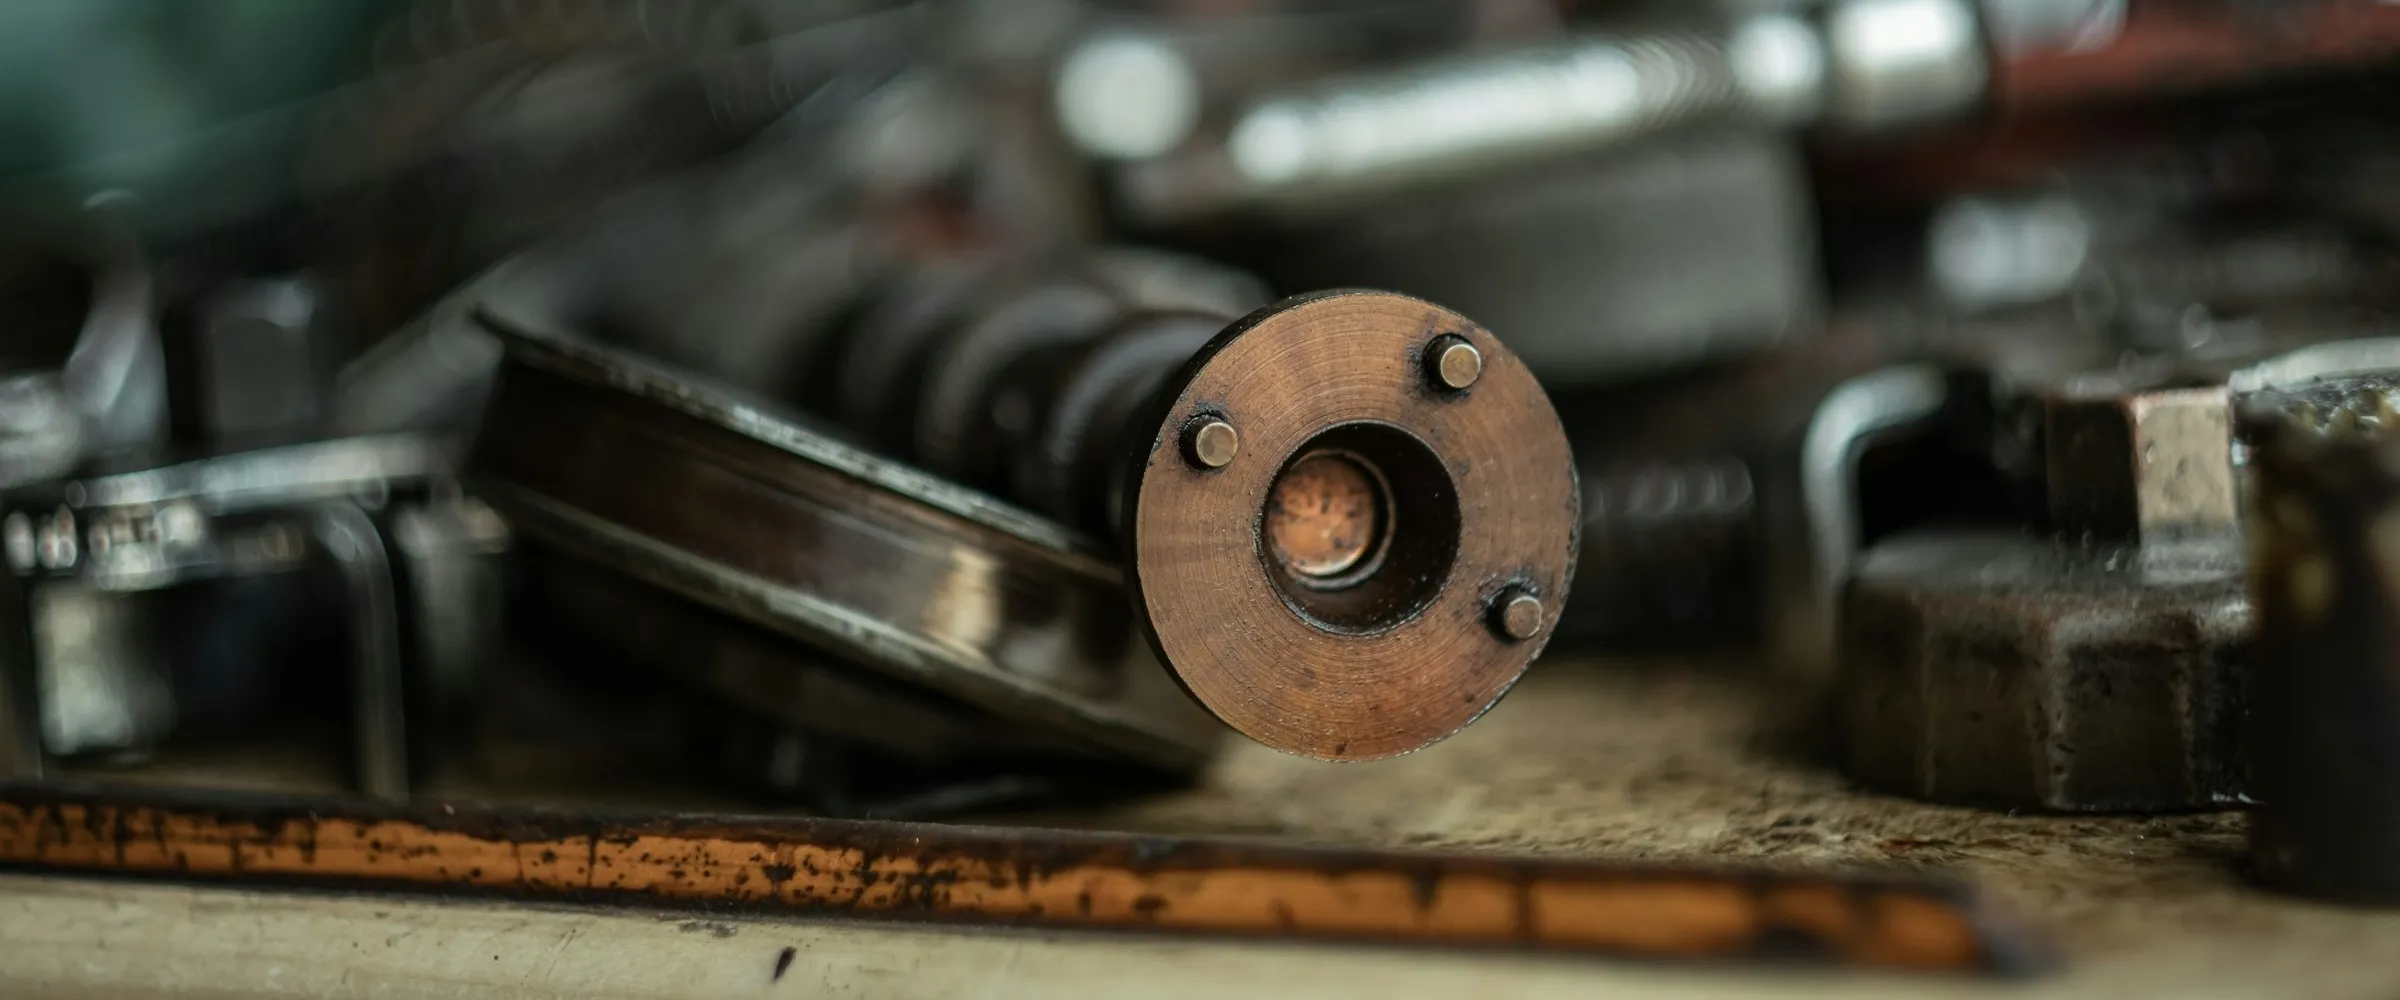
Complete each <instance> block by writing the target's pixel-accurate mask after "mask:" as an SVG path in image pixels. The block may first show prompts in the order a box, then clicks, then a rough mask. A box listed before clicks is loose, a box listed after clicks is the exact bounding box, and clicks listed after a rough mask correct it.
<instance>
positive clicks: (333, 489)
mask: <svg viewBox="0 0 2400 1000" xmlns="http://www.w3.org/2000/svg"><path fill="white" fill-rule="evenodd" d="M451 464H452V460H451V459H450V458H449V457H448V456H447V455H446V454H445V453H444V452H443V451H442V450H441V449H440V448H438V447H437V446H435V445H433V444H431V443H430V442H428V441H426V440H424V439H421V438H416V437H411V436H405V435H394V436H390V437H382V438H356V439H344V440H333V441H320V442H314V443H310V444H304V445H293V446H288V447H284V448H278V449H269V450H264V451H257V452H245V453H240V454H235V455H226V456H221V457H218V458H213V459H204V460H201V461H197V462H192V463H187V464H184V465H176V466H168V467H164V468H159V469H151V470H145V471H140V472H128V473H120V474H116V475H111V476H102V477H98V478H94V479H84V480H70V481H67V482H63V483H53V484H45V485H43V486H40V487H30V488H24V489H20V490H18V491H17V492H16V493H14V494H13V495H11V496H10V497H9V498H8V501H7V503H6V504H5V505H0V540H4V541H5V542H6V544H5V546H4V548H5V550H6V555H7V564H8V570H9V573H8V576H9V578H10V586H9V588H8V590H7V593H6V595H5V596H6V597H7V599H8V604H7V606H6V608H4V609H0V616H4V617H6V618H7V619H8V623H7V626H6V629H7V633H8V634H9V635H10V636H12V637H14V638H12V639H11V640H10V644H9V646H8V647H7V648H6V649H5V650H4V651H0V652H4V653H5V655H0V682H5V688H6V691H7V693H8V701H7V705H6V707H7V709H8V714H7V716H6V717H5V718H0V728H5V729H7V730H8V735H9V746H10V748H11V753H10V754H9V758H10V759H9V760H8V763H9V765H10V768H11V770H10V771H9V774H10V775H11V776H13V777H16V778H20V779H24V778H38V777H41V776H42V774H43V771H44V769H45V758H46V757H49V756H58V755H66V754H72V753H79V752H88V751H91V750H94V749H122V750H136V751H140V750H147V749H149V748H150V747H152V746H154V745H155V744H156V743H157V742H158V741H159V740H160V739H163V738H164V737H165V736H166V735H167V734H168V731H169V730H170V729H172V727H173V725H174V723H175V722H176V718H175V713H176V712H177V710H178V709H177V706H176V705H175V701H176V700H177V694H178V692H176V691H174V690H172V689H171V687H170V686H169V685H168V683H167V678H168V677H169V675H170V674H171V673H172V672H171V671H169V670H168V669H166V660H167V657H168V656H170V655H180V654H178V653H176V652H175V651H171V650H164V649H148V648H146V647H140V648H137V647H134V646H128V645H127V643H130V642H134V641H135V638H134V633H133V631H132V630H128V629H123V628H116V629H110V630H109V634H108V635H106V636H103V635H100V634H96V633H91V632H90V628H89V627H88V626H90V624H91V620H92V619H93V618H94V617H95V616H99V617H102V618H107V617H116V618H122V617H123V616H125V615H127V614H132V613H136V612H138V611H139V609H141V608H142V607H144V606H145V605H144V604H143V603H142V602H144V601H146V600H148V599H149V598H151V597H153V596H154V595H156V594H158V593H159V592H163V591H167V590H170V589H175V588H181V587H184V586H187V585H192V586H202V587H207V586H222V585H229V584H231V583H234V582H238V581H247V580H255V579H261V578H278V579H281V580H283V581H285V582H286V583H287V584H289V585H290V586H292V587H302V588H304V587H306V586H308V582H307V581H306V580H305V579H304V578H302V577H300V576H298V575H295V574H293V571H295V570H298V569H301V568H302V567H303V566H304V565H306V564H307V563H308V561H309V560H310V557H311V555H312V553H313V554H314V555H316V556H319V557H322V558H324V559H326V560H328V561H330V563H331V564H332V566H333V568H334V569H335V571H336V573H337V578H338V580H339V582H340V587H341V596H342V599H343V601H344V603H343V604H342V605H341V612H342V614H343V617H344V619H345V621H346V623H347V625H348V627H349V636H350V640H351V642H352V643H353V644H354V648H353V649H352V651H351V655H350V657H349V666H350V668H351V676H350V678H349V680H348V682H347V683H346V684H345V685H344V687H345V688H346V690H347V691H348V697H349V698H350V704H351V706H352V712H353V714H354V716H355V718H354V719H353V725H352V726H351V738H352V741H353V748H352V753H351V757H352V761H353V764H354V766H355V768H356V770H357V780H358V784H359V787H360V788H361V790H363V791H366V792H368V793H369V794H372V795H377V796H383V797H391V798H397V797H403V796H405V795H406V794H407V791H408V773H409V754H410V746H409V737H408V733H407V732H406V727H405V720H406V707H405V706H406V705H407V704H408V703H409V701H410V700H411V699H412V697H414V694H413V693H412V691H411V690H410V687H411V681H410V679H409V678H410V676H411V675H413V674H429V675H433V676H434V678H435V680H434V683H435V685H437V686H438V685H442V684H447V685H449V686H450V687H451V688H456V687H457V686H459V685H461V684H464V683H468V682H466V681H464V680H462V679H461V675H462V674H463V673H465V672H467V671H469V670H471V669H472V667H471V663H472V660H473V658H474V655H477V654H472V653H469V652H466V651H464V649H463V647H464V645H465V644H468V643H471V642H473V641H474V636H475V632H473V631H472V630H463V631H461V632H459V633H457V634H446V635H443V636H442V637H440V638H439V639H438V640H436V641H432V642H422V643H419V642H414V641H412V639H411V636H410V634H409V633H410V632H411V631H412V629H418V628H430V627H433V626H434V625H435V624H436V623H438V624H440V625H442V626H444V627H457V626H466V625H471V624H472V622H471V621H470V620H469V619H470V618H471V617H472V616H471V615H467V614H464V613H462V612H460V610H459V609H458V608H457V607H456V606H454V604H453V602H457V601H462V600H473V599H474V598H475V596H476V595H483V596H490V595H491V594H492V593H494V590H495V587H496V582H495V580H494V577H493V576H492V574H495V573H496V572H497V566H496V565H493V563H492V560H491V558H490V557H491V554H492V551H493V549H494V547H495V546H498V545H502V544H505V539H506V533H505V531H504V530H501V529H497V527H496V524H495V521H496V519H494V518H492V517H491V516H490V514H489V513H488V512H485V513H484V514H483V516H482V517H481V518H476V517H475V516H474V515H473V514H472V513H471V512H468V513H461V512H460V507H459V505H461V504H465V503H467V501H464V500H463V499H461V498H458V497H456V496H455V492H454V490H450V491H445V490H443V489H442V488H440V487H439V485H438V484H440V483H441V482H444V481H446V480H447V478H448V476H449V473H450V469H451ZM387 518H393V519H396V520H397V521H398V523H399V524H401V525H402V526H403V527H402V529H401V535H402V542H401V544H400V545H398V546H394V545H392V544H391V543H390V542H387V540H386V533H387V528H386V526H385V519H387ZM462 519H463V520H464V521H465V522H466V524H465V526H464V528H463V530H460V531H456V532H451V533H450V534H449V535H448V536H447V539H446V540H445V538H444V537H443V536H444V532H443V531H442V530H440V528H441V525H442V523H443V522H444V521H445V520H449V521H459V520H462ZM312 541H313V544H312ZM395 549H397V551H398V552H399V553H400V558H399V559H397V560H395V558H394V556H393V554H392V553H393V551H394V550H395ZM461 549H465V550H468V551H469V552H471V553H473V554H474V555H479V556H481V557H482V561H481V562H480V563H477V562H463V563H462V562H461V561H459V559H458V553H459V551H460V550H461ZM478 572H480V573H481V574H482V576H481V577H480V579H476V577H477V575H478ZM457 583H464V584H469V585H467V586H464V587H461V588H459V589H457V590H453V589H452V588H451V587H450V586H449V585H450V584H457ZM485 617H487V618H488V617H491V616H490V615H488V614H486V615H485ZM483 634H484V635H486V636H488V635H489V629H488V627H486V628H485V630H484V633H483ZM102 640H105V641H102ZM233 641H235V642H237V643H238V642H240V641H242V640H240V639H238V638H237V639H235V640H233ZM95 642H98V645H95V644H94V643H95ZM191 645H192V646H194V647H195V650H194V651H192V652H191V656H190V658H195V659H204V658H205V656H206V655H208V651H207V650H205V649H202V648H201V647H208V646H210V643H209V642H207V641H194V642H192V643H191ZM218 652H222V651H218ZM268 655H269V654H267V653H265V652H264V651H262V650H259V649H254V648H247V647H245V649H244V650H243V651H242V652H240V653H237V654H236V657H237V658H239V659H243V660H245V661H248V660H258V659H262V658H264V657H266V656H268ZM240 666H242V667H243V668H245V669H248V668H250V667H253V666H255V664H252V663H248V662H245V663H243V664H241V665H240ZM237 686H238V682H237ZM157 692H165V694H164V699H165V703H166V706H167V707H166V708H164V709H159V708H157V707H156V703H157V702H158V701H160V698H158V697H154V695H155V694H156V693H157ZM211 697H212V698H217V699H223V698H225V697H229V696H227V695H226V694H225V693H224V692H214V693H213V694H212V695H211ZM230 697H232V698H233V699H234V700H236V701H245V700H251V699H245V698H243V697H241V696H240V695H238V694H237V695H233V696H230ZM100 702H106V704H100ZM96 713H97V714H96ZM107 713H114V714H113V715H111V716H109V717H110V718H114V719H118V720H119V721H122V722H124V723H126V725H122V726H119V725H116V724H114V723H109V724H105V725H104V724H102V721H103V720H102V715H103V714H107ZM145 719H147V720H148V721H147V722H144V721H143V720H145ZM78 720H80V721H78ZM45 722H50V723H65V722H75V723H76V724H74V725H47V726H45V725H44V723H45Z"/></svg>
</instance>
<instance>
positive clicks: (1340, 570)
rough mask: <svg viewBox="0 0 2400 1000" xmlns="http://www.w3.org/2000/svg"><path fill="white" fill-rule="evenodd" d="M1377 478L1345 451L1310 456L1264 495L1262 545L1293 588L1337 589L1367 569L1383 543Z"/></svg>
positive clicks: (1382, 494)
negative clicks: (1264, 542)
mask: <svg viewBox="0 0 2400 1000" xmlns="http://www.w3.org/2000/svg"><path fill="white" fill-rule="evenodd" d="M1391 503H1392V501H1391V491H1390V490H1389V489H1388V488H1387V487H1385V486H1384V483H1383V473H1382V472H1381V471H1379V470H1377V469H1376V468H1375V467H1374V466H1372V465H1370V464H1368V463H1367V462H1366V461H1365V460H1363V459H1360V458H1359V457H1358V456H1356V455H1353V454H1350V453H1348V452H1340V451H1312V452H1309V453H1308V454H1305V455H1302V456H1300V457H1299V459H1297V460H1295V461H1293V462H1292V465H1291V467H1290V468H1288V469H1285V470H1283V475H1281V476H1279V477H1277V478H1276V480H1275V486H1274V488H1273V489H1272V490H1270V491H1269V492H1268V494H1267V548H1268V551H1269V552H1271V553H1272V554H1273V555H1274V557H1275V561H1276V562H1278V563H1281V564H1283V567H1284V568H1285V569H1287V570H1289V571H1290V572H1291V574H1292V576H1293V578H1294V579H1295V580H1296V581H1298V582H1299V583H1301V584H1304V585H1308V586H1316V587H1339V586H1342V585H1344V584H1347V583H1353V582H1356V580H1355V578H1356V577H1359V576H1364V575H1366V574H1368V573H1372V572H1374V571H1375V565H1376V564H1377V563H1378V562H1381V561H1382V558H1383V548H1384V544H1385V543H1386V542H1388V541H1390V540H1391V535H1390V531H1391V523H1392V512H1391Z"/></svg>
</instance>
